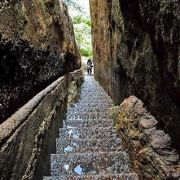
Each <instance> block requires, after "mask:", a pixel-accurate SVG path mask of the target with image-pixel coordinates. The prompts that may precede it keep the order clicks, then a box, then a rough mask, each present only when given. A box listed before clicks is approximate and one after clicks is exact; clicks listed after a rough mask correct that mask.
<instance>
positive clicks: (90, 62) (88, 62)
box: [87, 59, 93, 75]
mask: <svg viewBox="0 0 180 180" xmlns="http://www.w3.org/2000/svg"><path fill="white" fill-rule="evenodd" d="M92 67H93V64H92V60H91V59H88V61H87V73H88V74H89V75H91V73H92Z"/></svg>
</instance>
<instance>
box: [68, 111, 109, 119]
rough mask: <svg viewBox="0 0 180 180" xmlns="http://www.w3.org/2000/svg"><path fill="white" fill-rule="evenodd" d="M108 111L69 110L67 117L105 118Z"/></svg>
mask: <svg viewBox="0 0 180 180" xmlns="http://www.w3.org/2000/svg"><path fill="white" fill-rule="evenodd" d="M107 117H108V114H107V112H89V113H88V112H67V114H66V119H79V120H80V119H83V120H85V119H104V118H107Z"/></svg>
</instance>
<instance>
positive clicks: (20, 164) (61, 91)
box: [0, 70, 82, 180]
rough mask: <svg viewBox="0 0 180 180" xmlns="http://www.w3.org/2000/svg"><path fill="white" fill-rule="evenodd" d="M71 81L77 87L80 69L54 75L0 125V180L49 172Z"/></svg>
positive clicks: (28, 179) (27, 178) (37, 178)
mask: <svg viewBox="0 0 180 180" xmlns="http://www.w3.org/2000/svg"><path fill="white" fill-rule="evenodd" d="M72 82H75V83H74V85H76V86H78V87H80V85H81V82H82V71H81V70H77V71H75V72H73V73H70V74H68V75H66V76H63V77H60V78H59V79H57V80H56V81H55V82H53V83H52V84H51V85H50V86H48V87H47V88H46V89H44V90H43V91H41V92H40V93H39V94H37V95H36V96H35V97H34V98H33V99H31V100H30V101H29V102H28V103H27V104H25V105H24V106H23V107H22V108H20V109H19V110H18V111H17V112H16V113H15V114H13V115H12V116H11V117H10V118H8V119H7V120H6V121H5V122H4V123H2V124H1V125H0V132H1V133H0V172H1V176H0V180H4V179H8V180H20V179H21V180H33V179H35V180H41V179H42V177H43V176H48V175H50V172H49V171H50V154H52V153H55V144H56V143H55V140H56V137H57V136H58V134H59V127H60V126H61V124H62V120H63V118H64V115H65V112H66V106H67V103H68V102H67V99H68V92H69V84H71V83H72ZM78 87H76V89H78ZM74 93H75V94H76V92H75V91H74ZM72 96H73V94H72V92H71V97H72Z"/></svg>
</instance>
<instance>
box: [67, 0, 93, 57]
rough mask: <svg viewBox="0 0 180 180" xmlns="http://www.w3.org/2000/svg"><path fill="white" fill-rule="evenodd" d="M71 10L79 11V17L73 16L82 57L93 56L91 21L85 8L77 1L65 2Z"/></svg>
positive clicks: (69, 0)
mask: <svg viewBox="0 0 180 180" xmlns="http://www.w3.org/2000/svg"><path fill="white" fill-rule="evenodd" d="M64 1H65V3H66V4H67V6H68V7H69V8H71V9H72V8H73V10H75V11H78V13H77V14H78V15H73V17H72V21H73V24H74V32H75V37H76V41H77V43H78V44H79V46H80V52H81V55H82V56H86V57H91V56H92V44H91V19H90V17H88V16H86V15H84V12H83V10H82V9H83V8H82V7H81V6H79V4H77V2H76V1H75V0H64Z"/></svg>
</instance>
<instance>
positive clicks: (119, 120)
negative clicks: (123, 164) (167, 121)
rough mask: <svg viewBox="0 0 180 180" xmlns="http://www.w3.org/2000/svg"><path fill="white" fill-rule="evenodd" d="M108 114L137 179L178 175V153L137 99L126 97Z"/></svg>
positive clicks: (179, 173)
mask: <svg viewBox="0 0 180 180" xmlns="http://www.w3.org/2000/svg"><path fill="white" fill-rule="evenodd" d="M110 116H111V117H112V118H113V119H114V122H115V127H116V130H117V131H118V132H119V133H120V134H121V137H122V139H123V141H122V142H123V143H124V145H125V147H126V148H128V150H129V152H130V154H131V160H132V164H133V169H134V170H135V171H136V172H137V173H138V175H139V178H140V179H142V180H144V179H179V178H180V166H179V163H180V160H179V154H178V153H177V151H176V150H175V149H174V148H172V144H171V138H170V137H169V135H168V134H166V133H165V131H163V130H161V129H159V128H158V121H157V120H156V119H155V117H154V116H152V115H151V114H150V113H149V112H148V110H147V108H146V107H145V106H144V104H143V102H142V101H141V100H139V99H138V98H137V97H135V96H130V97H129V98H127V99H125V100H124V101H123V102H122V104H121V105H120V106H115V107H113V108H111V109H110Z"/></svg>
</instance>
